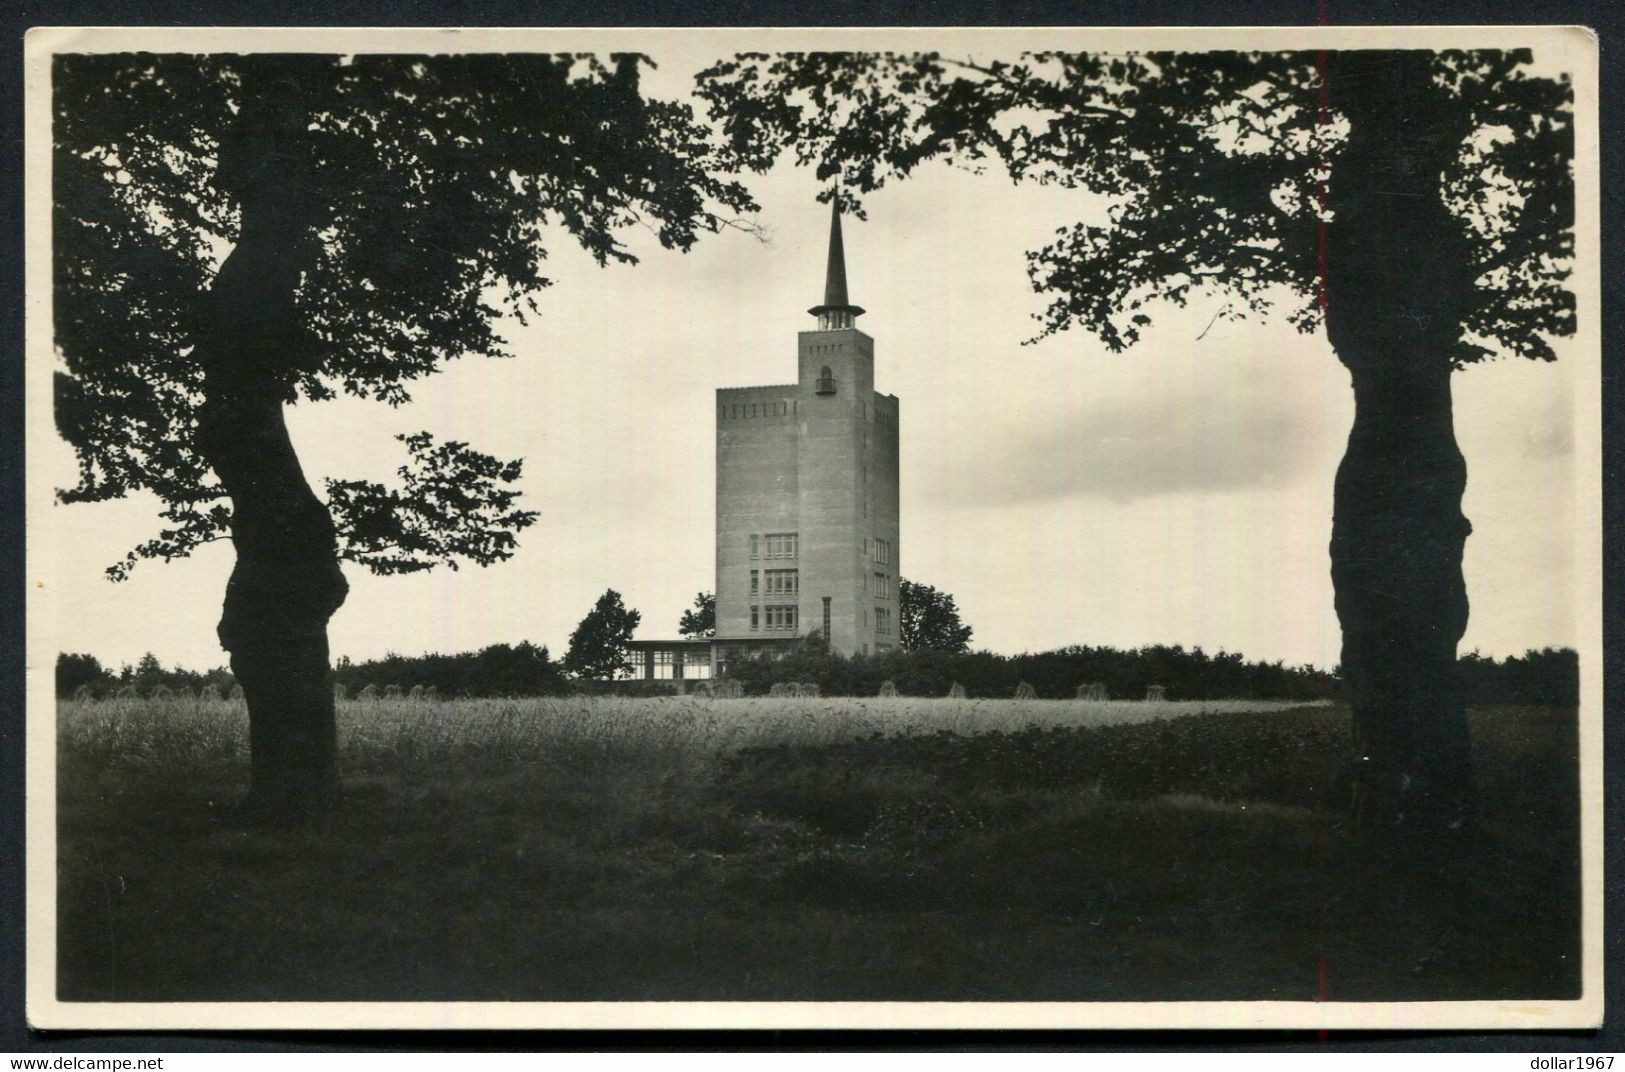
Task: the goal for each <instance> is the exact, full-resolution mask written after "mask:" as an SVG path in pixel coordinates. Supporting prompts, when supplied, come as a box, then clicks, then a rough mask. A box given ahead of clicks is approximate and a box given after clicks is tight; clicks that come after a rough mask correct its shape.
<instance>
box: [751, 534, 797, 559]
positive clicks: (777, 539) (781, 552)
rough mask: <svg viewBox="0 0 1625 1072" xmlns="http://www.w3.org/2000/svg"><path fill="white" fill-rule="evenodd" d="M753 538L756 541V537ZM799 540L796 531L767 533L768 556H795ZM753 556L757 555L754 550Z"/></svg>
mask: <svg viewBox="0 0 1625 1072" xmlns="http://www.w3.org/2000/svg"><path fill="white" fill-rule="evenodd" d="M751 539H752V540H753V541H754V539H755V537H752V538H751ZM799 542H800V541H799V540H798V538H797V534H796V533H794V532H770V533H768V535H767V557H768V558H795V557H796V551H797V545H798V544H799ZM751 557H752V558H755V557H756V556H755V553H754V552H752V554H751Z"/></svg>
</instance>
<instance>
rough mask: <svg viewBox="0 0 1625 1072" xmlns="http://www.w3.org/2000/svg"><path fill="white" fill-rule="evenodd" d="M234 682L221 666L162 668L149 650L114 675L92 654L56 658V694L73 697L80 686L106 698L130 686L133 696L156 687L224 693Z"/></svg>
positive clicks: (92, 693) (101, 697)
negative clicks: (213, 690)
mask: <svg viewBox="0 0 1625 1072" xmlns="http://www.w3.org/2000/svg"><path fill="white" fill-rule="evenodd" d="M234 684H236V678H234V677H233V676H232V673H231V671H230V670H227V669H226V668H225V667H223V666H221V667H216V668H215V669H213V670H204V671H198V670H187V669H185V668H184V667H179V666H177V667H173V668H165V667H164V665H163V664H162V663H160V662H159V661H158V657H157V656H156V655H153V654H152V653H151V652H148V653H147V654H146V655H143V656H142V657H141V658H140V659H139V660H138V661H137V662H136V664H135V665H134V666H131V665H130V664H129V663H125V664H124V665H123V666H122V667H120V668H119V672H118V673H117V674H114V673H113V672H112V671H111V670H108V669H107V668H105V667H103V666H102V664H101V660H100V659H97V658H96V657H95V656H94V655H70V654H68V653H66V652H63V653H61V654H58V655H57V657H56V694H57V696H59V697H68V696H73V695H75V694H77V693H78V691H79V689H80V688H81V687H83V688H85V689H87V690H88V692H89V694H90V696H92V697H93V698H95V699H106V698H107V697H109V696H112V695H113V694H114V693H116V692H118V691H120V690H121V689H124V688H132V689H134V690H135V692H136V695H138V696H143V697H147V696H151V695H152V694H153V692H154V691H155V690H158V689H159V688H160V687H162V688H164V689H168V690H169V691H171V692H181V691H186V692H192V693H195V692H196V691H197V690H199V689H201V688H203V687H205V686H208V687H210V688H213V689H215V690H217V691H218V692H219V693H220V694H221V695H225V694H226V693H227V692H229V691H230V689H231V687H232V685H234Z"/></svg>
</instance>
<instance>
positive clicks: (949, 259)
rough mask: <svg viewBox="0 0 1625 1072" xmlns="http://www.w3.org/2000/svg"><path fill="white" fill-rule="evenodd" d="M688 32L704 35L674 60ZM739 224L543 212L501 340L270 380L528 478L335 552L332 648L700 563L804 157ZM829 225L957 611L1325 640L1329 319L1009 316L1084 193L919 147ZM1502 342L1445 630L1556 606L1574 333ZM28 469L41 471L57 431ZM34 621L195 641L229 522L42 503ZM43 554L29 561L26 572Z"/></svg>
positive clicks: (1472, 465)
mask: <svg viewBox="0 0 1625 1072" xmlns="http://www.w3.org/2000/svg"><path fill="white" fill-rule="evenodd" d="M656 58H657V59H660V60H662V67H661V69H660V71H659V73H658V74H657V75H656V76H654V77H653V78H652V79H651V80H650V81H649V82H647V83H646V87H645V88H646V90H648V91H650V92H654V93H660V94H664V95H675V94H678V93H681V92H683V91H684V87H685V79H686V76H687V74H688V73H690V72H692V71H693V70H697V69H698V68H699V67H700V66H703V59H699V58H698V57H695V56H690V55H687V54H678V55H673V56H664V55H661V54H659V53H657V56H656ZM696 60H699V61H698V62H696ZM751 188H752V190H753V192H754V194H755V196H756V198H757V200H758V201H759V202H760V204H761V211H760V213H759V214H758V216H757V217H756V221H755V222H757V223H758V224H759V225H760V227H761V233H760V234H751V233H747V232H745V231H742V230H728V231H725V232H723V233H721V234H718V235H714V236H708V237H706V238H704V239H702V240H701V241H700V243H699V244H698V245H697V246H696V247H695V248H694V250H693V251H691V252H690V253H688V254H686V255H685V254H678V253H674V252H668V251H662V250H660V249H659V248H658V245H657V244H656V243H655V242H654V241H653V240H652V238H650V237H648V236H646V235H643V234H641V233H639V232H632V233H629V234H628V235H627V236H626V237H627V241H628V243H629V245H630V246H631V247H632V248H633V249H634V251H636V252H637V253H639V254H640V256H642V257H643V259H642V262H641V263H639V264H638V265H636V266H631V267H628V266H611V267H608V268H599V267H597V266H596V265H594V264H593V262H592V261H591V260H590V259H589V258H588V257H586V256H585V255H584V254H582V253H581V252H580V251H579V250H576V249H574V248H571V247H570V246H569V245H568V242H567V240H566V239H564V238H563V237H562V236H557V235H555V236H552V239H551V240H550V241H549V243H548V244H549V258H548V262H547V266H548V270H549V272H550V274H551V275H552V276H553V278H554V279H555V280H556V283H555V285H554V286H553V287H551V288H549V289H547V290H546V291H544V292H543V293H542V294H541V295H540V297H539V301H540V304H541V309H542V315H541V316H540V317H538V318H534V319H533V320H532V322H531V323H530V324H529V325H520V324H518V323H507V322H505V323H504V324H503V325H502V326H501V330H502V334H503V335H504V337H505V338H506V339H507V340H508V341H509V344H510V350H511V352H512V354H513V356H512V357H511V358H510V359H504V360H487V359H468V360H464V361H459V362H456V363H454V364H452V365H450V366H448V367H447V368H446V370H445V372H444V373H443V374H441V375H439V376H437V377H435V378H433V379H432V380H430V381H427V382H425V383H424V384H423V385H422V386H421V387H420V388H419V389H418V390H417V391H416V392H415V402H414V404H412V405H410V406H407V407H403V408H400V409H394V410H392V409H389V408H388V407H385V406H382V405H380V404H376V403H368V402H361V401H355V400H348V399H346V400H340V401H337V402H331V403H322V404H318V405H305V406H299V407H295V408H294V409H293V410H292V411H291V412H290V425H291V429H292V434H293V437H294V442H295V444H296V446H297V448H298V449H299V451H300V454H301V457H302V458H303V460H304V463H305V469H306V473H307V475H308V476H310V477H311V478H312V480H313V481H319V480H320V479H321V478H323V477H341V478H358V477H366V478H371V479H379V480H386V479H388V478H389V477H390V475H391V474H392V473H393V470H394V468H395V467H396V466H397V465H398V464H400V462H401V461H402V460H403V455H402V453H401V447H400V445H399V444H398V443H396V442H395V441H394V439H393V436H394V435H395V434H397V433H402V432H413V431H418V430H423V429H427V430H430V431H433V432H435V433H436V434H437V435H438V436H441V437H444V438H457V439H463V440H467V441H469V442H470V443H472V445H473V446H474V447H476V448H478V449H480V450H484V451H488V452H491V453H494V454H496V455H498V456H500V457H511V456H522V457H523V458H524V459H525V471H524V477H523V479H522V481H521V488H522V489H523V493H524V499H523V504H524V505H525V506H527V507H529V508H531V509H535V510H537V511H539V512H540V519H539V521H538V522H537V524H536V525H535V526H534V527H532V528H530V529H529V530H527V531H525V532H524V533H523V534H522V535H521V547H520V550H519V552H518V553H517V554H516V555H515V557H514V558H513V559H512V560H510V561H508V562H506V563H502V564H499V565H496V566H493V567H490V568H488V569H479V568H477V567H465V568H464V569H462V570H460V571H448V570H437V571H435V572H433V573H429V574H420V575H413V576H406V577H385V578H379V577H373V576H370V575H369V574H367V573H366V572H365V571H364V570H362V569H360V568H359V567H356V566H354V565H352V564H348V563H347V564H346V566H345V572H346V576H347V577H348V579H349V581H350V585H351V589H350V596H349V599H348V602H347V603H346V604H345V606H344V607H343V608H342V609H341V610H340V611H339V612H338V614H337V615H336V616H335V618H334V619H333V621H332V624H331V627H330V637H331V644H332V650H333V653H334V655H335V656H338V655H348V656H350V657H352V658H355V659H364V658H370V657H376V656H381V655H383V654H385V653H387V652H391V651H394V652H400V653H407V654H410V653H416V652H422V651H461V650H469V649H473V648H477V647H480V646H483V645H486V644H491V643H496V642H510V643H512V642H517V641H520V640H530V641H533V642H535V643H538V644H546V645H548V646H549V647H550V648H551V649H552V650H553V651H554V653H555V654H557V655H562V654H563V652H564V649H565V646H566V642H567V639H568V637H569V634H570V632H571V630H572V629H573V628H574V627H575V625H576V623H577V622H578V621H579V620H580V618H581V617H582V615H583V614H585V613H586V612H587V611H588V610H589V609H590V608H591V606H592V604H593V602H594V600H595V599H596V598H597V597H598V596H599V595H600V594H601V593H602V592H603V591H604V590H605V589H606V588H614V589H615V590H617V591H619V592H620V593H622V595H623V597H624V598H625V600H626V602H627V604H628V605H629V606H632V607H635V608H637V609H638V610H639V611H641V612H642V615H643V625H642V627H641V629H640V630H639V636H640V637H643V638H661V637H670V636H675V635H676V627H677V622H678V619H679V616H680V615H681V613H682V611H683V610H684V609H685V608H686V607H688V606H689V605H690V604H691V603H692V602H693V599H694V596H695V594H696V593H697V592H700V591H702V590H705V591H708V590H710V589H711V588H712V587H713V576H712V573H713V547H712V544H713V538H714V529H713V509H714V507H713V496H714V491H715V478H714V464H715V449H714V434H715V430H714V412H715V410H714V406H713V392H714V391H715V389H716V388H718V387H728V386H747V385H751V384H766V383H783V382H787V381H790V380H793V379H794V376H795V367H796V351H795V345H796V339H795V335H796V332H797V331H801V330H808V329H810V328H811V327H812V326H813V319H812V318H811V317H810V316H809V315H808V314H807V313H806V309H807V308H808V307H809V306H811V305H814V304H816V303H817V302H818V300H819V298H820V296H821V295H822V293H823V269H824V256H825V241H826V238H827V234H828V222H829V221H828V209H827V207H826V206H824V205H820V204H818V203H817V202H816V197H817V194H818V193H819V190H820V187H819V185H818V183H817V181H816V180H815V178H814V177H813V175H812V173H811V172H810V171H808V170H803V169H797V168H794V167H792V166H789V165H782V166H780V167H778V168H777V169H776V170H774V171H773V172H772V173H770V174H769V175H767V176H763V177H761V178H758V179H755V180H752V181H751ZM866 207H867V211H868V219H867V220H863V221H860V220H856V219H850V218H849V219H848V220H847V221H846V225H845V239H846V254H847V278H848V283H849V292H850V294H851V298H852V300H853V301H854V302H856V303H857V304H859V305H862V306H863V307H865V308H866V309H868V310H869V313H868V315H866V316H864V317H863V318H862V319H861V320H860V321H859V325H858V326H859V327H861V328H862V329H863V330H865V331H866V332H868V333H869V334H870V335H871V336H873V337H874V339H875V350H876V371H875V384H876V389H877V390H880V391H883V392H887V393H892V394H896V395H898V396H899V398H900V401H901V420H900V425H901V450H902V460H901V485H902V487H901V513H902V539H901V546H900V548H899V559H900V573H901V574H902V575H903V576H906V577H908V578H910V579H912V580H915V581H921V582H925V583H928V584H931V585H934V586H936V587H937V588H939V589H943V590H946V591H948V592H951V593H952V594H953V595H954V596H955V598H956V600H957V602H958V605H959V608H960V610H961V613H962V616H963V618H964V620H965V622H966V623H968V624H969V625H971V626H972V627H973V629H974V630H975V633H974V637H973V644H974V645H975V646H978V647H986V648H989V649H992V650H995V651H1000V652H1006V653H1013V652H1019V651H1037V650H1044V649H1048V648H1054V647H1059V646H1062V645H1067V644H1094V645H1113V646H1118V647H1129V646H1137V645H1142V644H1149V643H1170V644H1171V643H1180V644H1185V645H1187V646H1191V645H1200V646H1202V647H1204V648H1206V649H1207V650H1209V651H1216V650H1219V649H1224V650H1227V651H1239V652H1242V653H1244V654H1246V655H1247V656H1248V657H1250V658H1259V659H1268V660H1276V659H1281V660H1284V661H1286V662H1288V663H1293V664H1297V663H1312V664H1316V665H1320V666H1331V665H1333V664H1335V663H1336V662H1337V658H1338V646H1339V634H1338V629H1337V620H1336V616H1335V614H1334V613H1333V609H1332V587H1331V581H1330V577H1329V573H1328V568H1329V567H1328V559H1327V551H1326V547H1327V543H1328V540H1329V537H1330V529H1331V503H1332V480H1333V476H1334V474H1335V471H1336V467H1337V463H1338V460H1339V458H1340V456H1341V453H1342V449H1343V443H1344V440H1345V439H1346V437H1347V433H1348V428H1349V423H1350V420H1351V418H1352V414H1353V403H1352V397H1351V395H1350V392H1349V386H1348V378H1347V375H1346V374H1345V373H1344V371H1343V369H1342V367H1341V366H1340V365H1339V364H1338V362H1337V360H1336V358H1335V357H1334V355H1333V354H1332V352H1331V350H1330V348H1329V347H1328V346H1327V344H1326V342H1325V339H1324V336H1323V335H1321V334H1315V335H1307V336H1306V335H1300V334H1298V333H1297V332H1296V331H1295V330H1294V329H1293V328H1292V327H1291V326H1290V325H1288V324H1287V323H1286V321H1285V318H1284V316H1280V317H1274V318H1260V319H1253V320H1247V321H1239V322H1236V321H1228V320H1224V319H1222V318H1220V319H1215V314H1216V313H1217V312H1218V311H1219V310H1220V309H1221V308H1222V307H1223V306H1224V304H1225V301H1226V299H1225V297H1224V295H1223V294H1213V295H1206V296H1204V295H1198V296H1196V297H1194V298H1193V299H1192V300H1191V301H1190V303H1189V305H1188V306H1187V307H1185V308H1183V309H1179V308H1167V309H1162V310H1157V311H1154V312H1153V316H1154V318H1155V323H1154V325H1153V326H1152V328H1151V329H1150V330H1148V331H1146V332H1145V334H1144V336H1143V338H1142V340H1141V341H1140V342H1139V343H1138V344H1137V345H1136V346H1134V347H1133V348H1131V349H1129V350H1128V351H1126V352H1124V353H1120V354H1113V353H1110V352H1108V351H1107V350H1106V349H1105V348H1104V346H1102V345H1101V344H1100V343H1099V342H1098V341H1096V340H1095V339H1093V338H1092V337H1091V336H1089V335H1087V334H1086V333H1084V332H1081V331H1078V330H1073V331H1071V332H1067V333H1064V334H1062V335H1059V336H1056V337H1052V338H1048V339H1045V340H1043V341H1040V342H1037V343H1035V344H1032V345H1024V342H1025V341H1026V340H1029V339H1031V338H1032V336H1033V335H1035V334H1036V332H1037V330H1038V324H1037V322H1036V321H1035V320H1034V319H1033V318H1032V317H1033V314H1034V313H1036V312H1038V311H1039V310H1041V309H1042V307H1043V303H1044V299H1042V298H1041V297H1040V296H1038V295H1035V294H1034V293H1033V292H1032V290H1031V287H1030V284H1029V281H1028V279H1027V276H1026V269H1025V253H1026V251H1028V250H1029V249H1035V248H1037V247H1038V246H1040V245H1042V244H1043V243H1044V242H1045V241H1046V240H1047V238H1048V236H1049V235H1051V234H1053V233H1054V231H1055V229H1056V228H1057V227H1060V226H1062V225H1066V224H1070V223H1073V222H1076V221H1077V220H1079V219H1087V218H1092V214H1098V213H1099V211H1100V208H1101V206H1100V204H1099V203H1098V202H1096V201H1094V200H1092V199H1091V198H1090V197H1089V196H1088V195H1084V194H1079V193H1076V192H1070V191H1065V190H1059V189H1055V188H1048V187H1044V188H1040V187H1035V186H1029V185H1023V186H1015V185H1012V184H1011V183H1010V181H1009V180H1008V179H1007V178H1005V177H1003V176H1002V175H999V174H987V175H976V174H971V173H968V172H964V171H960V170H956V169H953V168H951V167H949V166H947V165H936V166H928V167H927V168H925V169H923V170H922V171H921V172H920V173H919V174H918V175H917V176H916V177H915V178H913V179H911V180H909V181H907V182H904V183H901V184H898V185H895V186H892V187H888V188H887V189H885V190H883V191H881V192H879V193H877V194H874V195H872V196H870V197H869V198H868V199H867V200H866ZM1558 352H1559V361H1558V362H1557V363H1556V364H1554V365H1546V364H1536V363H1531V362H1526V361H1513V360H1504V361H1497V362H1492V363H1489V364H1486V365H1481V366H1478V367H1475V368H1473V369H1471V370H1469V371H1467V372H1464V373H1461V374H1458V375H1457V376H1456V377H1455V378H1454V390H1455V416H1456V425H1457V434H1458V438H1459V440H1460V443H1461V447H1462V450H1463V453H1464V454H1465V456H1466V458H1467V463H1468V471H1469V482H1468V488H1467V494H1466V499H1465V503H1464V510H1465V513H1466V514H1467V516H1468V518H1469V519H1470V520H1471V521H1472V523H1473V527H1474V533H1473V535H1472V537H1471V538H1470V539H1469V540H1468V543H1467V551H1466V559H1465V570H1466V575H1467V585H1468V591H1469V596H1470V599H1471V601H1472V616H1471V619H1470V621H1469V624H1468V628H1467V634H1466V637H1465V639H1464V641H1463V643H1462V650H1463V651H1468V650H1473V649H1478V650H1480V651H1482V652H1484V653H1486V654H1494V655H1506V654H1512V653H1520V652H1522V651H1523V650H1525V649H1527V648H1530V647H1542V646H1547V645H1572V644H1574V643H1575V642H1576V635H1577V627H1576V593H1575V591H1574V590H1573V584H1572V580H1571V578H1572V574H1573V570H1574V561H1573V558H1572V554H1573V534H1572V531H1571V527H1570V526H1569V525H1568V524H1567V523H1566V521H1567V519H1570V518H1572V517H1573V516H1574V513H1575V507H1574V504H1575V491H1576V484H1575V481H1576V479H1577V473H1578V467H1577V463H1576V457H1575V445H1574V435H1573V413H1574V409H1575V379H1576V376H1577V374H1578V372H1579V363H1580V361H1581V360H1583V358H1582V356H1581V353H1580V351H1579V350H1578V348H1577V347H1575V346H1574V345H1573V344H1572V343H1569V342H1567V341H1565V340H1558ZM53 446H54V449H53V450H52V451H51V452H50V453H49V454H48V455H47V456H46V457H43V458H37V459H35V460H34V461H33V462H32V463H31V470H30V474H31V479H35V480H41V479H43V480H48V481H50V482H52V483H54V484H56V485H57V486H66V485H68V484H71V483H72V480H73V460H72V454H71V451H69V450H68V448H67V447H66V445H64V444H61V443H55V444H54V445H53ZM53 509H54V510H57V511H61V514H60V515H59V516H57V517H54V518H52V525H53V526H54V527H55V531H56V532H57V533H58V540H59V541H60V542H61V544H62V546H63V547H65V548H71V553H67V552H64V553H61V554H58V555H57V556H56V560H55V561H56V564H55V567H54V569H53V571H52V574H53V578H54V579H53V580H52V582H51V583H52V584H53V585H54V586H55V588H56V591H55V593H54V594H55V595H56V597H57V598H56V600H55V601H54V606H55V607H56V608H57V612H56V613H57V618H58V625H59V630H60V636H61V642H60V647H61V648H62V649H63V650H68V651H86V652H90V653H93V654H95V655H96V656H98V657H99V658H100V659H101V660H102V661H103V662H104V663H108V664H111V665H115V666H116V665H117V664H119V663H122V662H134V661H135V660H136V659H137V658H139V657H140V656H141V655H142V654H143V653H145V652H148V651H150V652H152V653H154V654H156V655H157V656H158V657H159V658H160V660H162V661H163V662H164V663H165V664H166V665H174V664H181V665H185V666H188V667H193V668H202V667H209V666H216V665H221V664H223V663H224V662H225V661H226V656H225V654H224V653H223V652H222V651H220V649H219V645H218V643H217V641H216V639H215V635H214V625H215V622H216V620H217V619H218V616H219V606H220V600H221V596H222V594H223V592H224V587H225V581H226V578H227V576H228V575H229V573H230V568H231V552H230V548H229V545H226V544H215V545H211V546H209V547H205V548H203V549H201V550H200V551H199V552H197V553H196V554H195V555H194V556H193V557H192V558H191V559H189V560H186V561H180V562H175V563H170V564H164V563H160V562H147V563H142V564H141V565H139V566H138V568H137V569H136V570H135V571H134V574H133V575H132V577H131V579H130V580H128V581H126V582H123V583H120V584H114V583H112V582H109V581H108V580H106V579H105V578H104V576H103V573H102V570H103V569H104V568H105V567H106V566H107V565H109V564H111V563H113V562H115V561H117V560H118V559H120V558H122V556H123V554H124V553H125V551H126V550H128V548H129V547H130V546H131V545H133V544H134V543H136V542H138V541H139V540H142V539H145V538H147V537H148V536H149V535H150V534H151V533H153V532H154V531H156V527H157V524H158V519H157V517H156V509H155V503H154V501H153V500H151V499H150V498H137V499H131V500H127V501H124V502H119V503H111V504H99V505H73V506H67V507H63V506H57V507H54V508H53ZM41 583H43V582H41Z"/></svg>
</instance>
